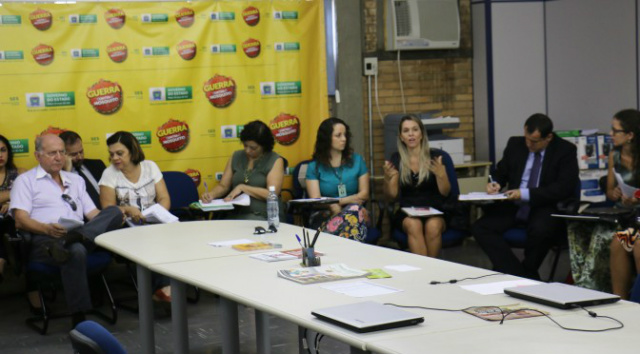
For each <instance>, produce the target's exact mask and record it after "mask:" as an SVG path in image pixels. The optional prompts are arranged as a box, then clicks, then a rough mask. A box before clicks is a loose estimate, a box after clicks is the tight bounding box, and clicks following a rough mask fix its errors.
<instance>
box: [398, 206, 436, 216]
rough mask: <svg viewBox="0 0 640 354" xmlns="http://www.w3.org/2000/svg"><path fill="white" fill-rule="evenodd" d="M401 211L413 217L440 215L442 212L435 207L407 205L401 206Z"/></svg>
mask: <svg viewBox="0 0 640 354" xmlns="http://www.w3.org/2000/svg"><path fill="white" fill-rule="evenodd" d="M402 211H403V212H404V213H405V214H407V215H409V216H413V217H427V216H434V215H442V212H441V211H440V210H438V209H436V208H416V207H408V208H402Z"/></svg>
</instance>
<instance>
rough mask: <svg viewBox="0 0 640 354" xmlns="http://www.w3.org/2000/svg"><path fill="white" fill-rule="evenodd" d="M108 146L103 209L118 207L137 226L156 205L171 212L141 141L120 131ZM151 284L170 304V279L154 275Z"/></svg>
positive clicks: (102, 183)
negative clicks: (143, 213) (146, 158)
mask: <svg viewBox="0 0 640 354" xmlns="http://www.w3.org/2000/svg"><path fill="white" fill-rule="evenodd" d="M107 147H108V148H109V161H110V162H111V166H109V167H107V169H106V170H104V172H103V174H102V178H100V182H98V185H100V204H102V209H105V208H107V207H109V206H111V205H117V206H118V207H119V208H120V210H121V211H122V213H123V214H124V215H125V217H127V218H130V219H131V220H132V221H133V222H134V223H141V222H144V217H143V216H142V211H143V210H145V209H147V208H149V207H150V206H152V205H154V204H156V203H157V204H160V205H161V206H162V207H163V208H165V209H167V210H169V208H170V207H171V199H170V198H169V192H168V191H167V186H166V185H165V183H164V179H163V178H162V172H160V169H159V168H158V165H156V163H155V162H153V161H149V160H145V158H144V152H143V151H142V148H141V147H140V143H139V142H138V139H136V137H135V136H133V134H131V133H129V132H125V131H119V132H116V133H114V134H113V135H111V136H110V137H109V138H108V139H107ZM152 281H153V286H154V294H153V297H154V300H156V301H162V302H170V301H171V289H170V287H169V278H167V277H164V276H161V275H159V274H153V277H152Z"/></svg>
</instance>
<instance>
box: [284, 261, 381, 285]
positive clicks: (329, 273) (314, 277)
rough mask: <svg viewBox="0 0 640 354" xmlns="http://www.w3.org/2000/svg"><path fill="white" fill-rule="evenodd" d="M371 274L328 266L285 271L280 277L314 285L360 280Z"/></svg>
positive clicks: (340, 264)
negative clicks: (343, 280)
mask: <svg viewBox="0 0 640 354" xmlns="http://www.w3.org/2000/svg"><path fill="white" fill-rule="evenodd" d="M367 274H369V273H368V272H366V271H362V270H359V269H353V268H349V267H348V266H347V265H345V264H342V263H339V264H328V265H323V266H319V267H302V268H293V269H283V270H279V271H278V276H279V277H281V278H285V279H288V280H291V281H294V282H296V283H300V284H313V283H320V282H325V281H333V280H342V279H350V278H360V277H364V276H366V275H367Z"/></svg>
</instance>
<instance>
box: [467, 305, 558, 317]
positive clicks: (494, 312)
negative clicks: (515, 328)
mask: <svg viewBox="0 0 640 354" xmlns="http://www.w3.org/2000/svg"><path fill="white" fill-rule="evenodd" d="M464 312H466V313H468V314H470V315H473V316H476V317H478V318H482V319H483V320H486V321H502V318H503V317H504V316H505V315H507V316H506V317H504V319H505V321H508V320H517V319H520V318H529V317H539V316H544V315H548V313H547V312H544V311H538V310H535V309H531V308H529V307H522V306H517V305H506V306H476V307H470V308H468V309H465V310H464Z"/></svg>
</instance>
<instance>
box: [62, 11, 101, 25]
mask: <svg viewBox="0 0 640 354" xmlns="http://www.w3.org/2000/svg"><path fill="white" fill-rule="evenodd" d="M69 23H70V24H72V25H87V24H90V25H91V24H96V23H98V15H96V14H86V15H80V14H75V15H69Z"/></svg>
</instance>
